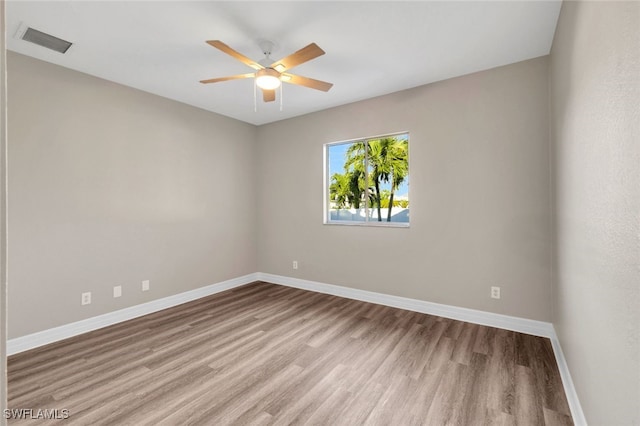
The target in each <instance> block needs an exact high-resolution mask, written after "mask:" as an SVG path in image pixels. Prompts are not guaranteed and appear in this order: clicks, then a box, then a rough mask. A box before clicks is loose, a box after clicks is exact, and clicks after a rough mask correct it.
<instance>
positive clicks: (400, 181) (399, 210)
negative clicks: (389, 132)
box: [367, 135, 409, 223]
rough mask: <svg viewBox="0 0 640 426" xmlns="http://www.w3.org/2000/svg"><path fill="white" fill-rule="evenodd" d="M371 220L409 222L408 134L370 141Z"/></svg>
mask: <svg viewBox="0 0 640 426" xmlns="http://www.w3.org/2000/svg"><path fill="white" fill-rule="evenodd" d="M368 146H369V151H368V154H369V155H368V157H367V164H368V176H369V181H370V187H371V197H370V198H371V202H370V205H371V211H370V214H369V217H370V220H371V221H377V222H403V223H408V222H409V141H408V137H407V135H396V136H390V137H384V138H380V139H372V140H369V143H368Z"/></svg>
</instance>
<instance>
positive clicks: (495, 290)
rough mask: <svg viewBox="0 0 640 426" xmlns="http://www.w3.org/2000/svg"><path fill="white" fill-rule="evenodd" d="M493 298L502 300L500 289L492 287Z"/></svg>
mask: <svg viewBox="0 0 640 426" xmlns="http://www.w3.org/2000/svg"><path fill="white" fill-rule="evenodd" d="M491 298H492V299H500V287H491Z"/></svg>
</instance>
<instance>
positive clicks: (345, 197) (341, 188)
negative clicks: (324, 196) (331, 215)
mask: <svg viewBox="0 0 640 426" xmlns="http://www.w3.org/2000/svg"><path fill="white" fill-rule="evenodd" d="M349 191H350V189H349V176H348V175H347V174H340V173H334V174H333V176H331V185H329V199H330V200H331V201H333V202H334V203H335V204H336V208H337V209H344V208H345V206H346V205H347V204H349V203H350V192H349Z"/></svg>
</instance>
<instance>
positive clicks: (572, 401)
mask: <svg viewBox="0 0 640 426" xmlns="http://www.w3.org/2000/svg"><path fill="white" fill-rule="evenodd" d="M550 339H551V345H552V346H553V353H554V355H555V356H556V364H558V370H560V377H561V378H562V385H563V386H564V393H565V395H566V397H567V403H568V404H569V409H570V410H571V417H573V424H574V425H576V426H587V419H586V418H585V417H584V412H583V411H582V406H581V405H580V400H579V399H578V393H577V392H576V388H575V387H574V386H573V380H572V379H571V373H569V366H568V365H567V360H566V359H565V357H564V353H562V347H561V346H560V340H558V336H557V335H556V332H555V330H554V332H553V337H551V338H550Z"/></svg>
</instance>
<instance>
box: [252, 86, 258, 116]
mask: <svg viewBox="0 0 640 426" xmlns="http://www.w3.org/2000/svg"><path fill="white" fill-rule="evenodd" d="M257 91H258V84H257V83H256V79H255V78H254V79H253V112H258V100H257V96H258V95H257V94H256V92H257Z"/></svg>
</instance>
